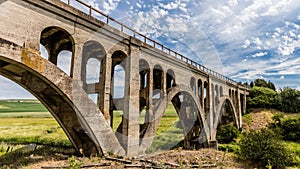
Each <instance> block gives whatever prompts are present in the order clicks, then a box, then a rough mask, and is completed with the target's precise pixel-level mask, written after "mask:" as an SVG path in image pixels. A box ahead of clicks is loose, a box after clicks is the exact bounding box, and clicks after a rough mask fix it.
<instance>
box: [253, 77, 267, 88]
mask: <svg viewBox="0 0 300 169" xmlns="http://www.w3.org/2000/svg"><path fill="white" fill-rule="evenodd" d="M254 86H258V87H268V83H267V81H265V79H255V80H254Z"/></svg>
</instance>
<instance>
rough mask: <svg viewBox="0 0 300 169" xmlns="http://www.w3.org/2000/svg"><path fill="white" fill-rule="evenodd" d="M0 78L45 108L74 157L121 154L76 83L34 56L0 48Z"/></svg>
mask: <svg viewBox="0 0 300 169" xmlns="http://www.w3.org/2000/svg"><path fill="white" fill-rule="evenodd" d="M0 74H1V75H3V76H5V77H7V78H9V79H10V80H12V81H14V82H16V83H18V84H19V85H21V86H22V87H23V88H25V89H26V90H28V91H29V92H30V93H32V94H33V95H34V96H36V98H38V99H39V100H40V101H41V102H42V103H43V104H44V105H45V107H47V109H48V110H49V111H50V113H51V114H52V115H53V116H54V117H55V119H56V120H57V121H58V123H59V124H60V125H61V127H62V128H63V130H64V131H65V133H66V134H67V136H68V138H69V139H70V141H71V142H72V144H73V145H74V147H75V149H76V150H77V152H78V153H80V152H81V151H82V152H83V153H84V154H87V155H88V154H90V153H92V152H91V150H95V151H98V152H99V153H103V154H107V152H108V151H114V153H116V154H120V155H124V154H125V151H124V149H123V148H122V147H121V146H120V144H119V142H118V141H117V139H116V137H115V135H114V133H113V131H112V129H111V128H110V127H109V125H108V124H107V122H106V120H105V118H104V116H103V114H102V113H101V111H100V110H99V108H98V107H97V105H96V104H94V103H93V102H92V100H90V99H88V96H87V94H86V92H85V91H84V90H83V89H82V86H81V85H80V83H78V82H77V81H73V79H72V78H71V77H70V76H68V75H67V74H65V73H64V72H63V71H62V70H61V69H59V68H58V67H57V66H55V65H54V64H52V63H51V62H50V61H48V60H46V59H43V58H42V57H41V56H40V55H39V54H38V52H36V51H33V50H30V49H24V48H22V47H20V46H14V47H13V48H10V47H7V46H6V45H5V44H4V45H3V44H2V45H0ZM78 98H80V99H78ZM107 139H109V140H110V143H107ZM93 147H94V148H93Z"/></svg>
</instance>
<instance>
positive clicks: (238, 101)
mask: <svg viewBox="0 0 300 169" xmlns="http://www.w3.org/2000/svg"><path fill="white" fill-rule="evenodd" d="M240 96H241V95H240V91H239V90H238V91H237V111H236V112H237V113H238V125H239V128H242V110H241V104H243V103H241V97H240Z"/></svg>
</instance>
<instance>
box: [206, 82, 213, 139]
mask: <svg viewBox="0 0 300 169" xmlns="http://www.w3.org/2000/svg"><path fill="white" fill-rule="evenodd" d="M213 90H214V89H213V88H212V83H211V78H208V90H207V96H206V99H208V100H207V104H208V105H207V109H208V112H209V114H208V128H209V135H210V140H213V139H214V136H213V133H214V129H213V127H214V109H213V100H214V96H213Z"/></svg>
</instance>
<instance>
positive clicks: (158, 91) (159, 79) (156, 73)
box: [152, 65, 164, 102]
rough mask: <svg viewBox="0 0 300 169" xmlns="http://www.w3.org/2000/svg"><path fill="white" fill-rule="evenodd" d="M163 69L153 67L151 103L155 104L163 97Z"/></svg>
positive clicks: (157, 66) (156, 66)
mask: <svg viewBox="0 0 300 169" xmlns="http://www.w3.org/2000/svg"><path fill="white" fill-rule="evenodd" d="M163 78H164V74H163V69H162V67H161V66H160V65H155V66H154V68H153V97H152V99H153V102H156V101H157V100H158V99H160V98H162V95H163V92H164V91H163V86H164V85H163V83H164V81H163Z"/></svg>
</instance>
